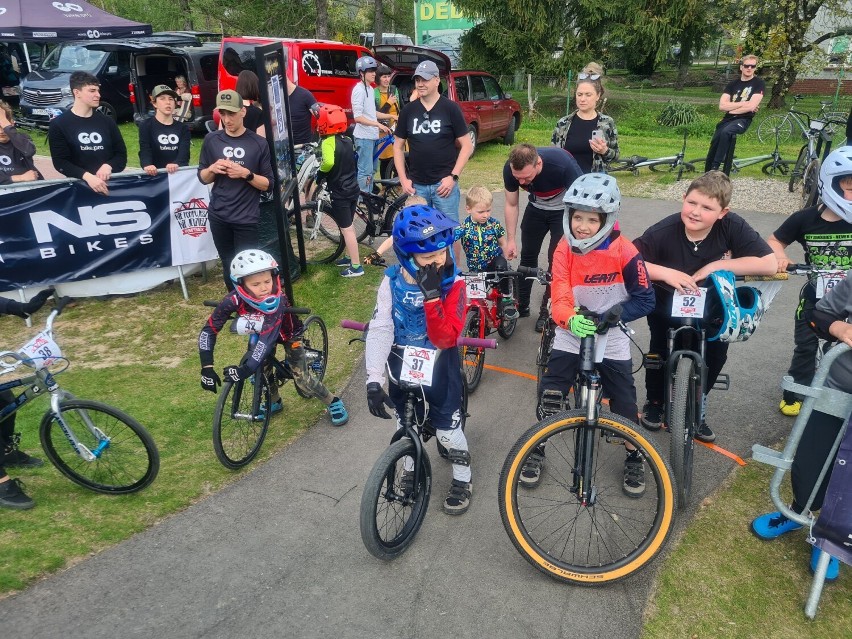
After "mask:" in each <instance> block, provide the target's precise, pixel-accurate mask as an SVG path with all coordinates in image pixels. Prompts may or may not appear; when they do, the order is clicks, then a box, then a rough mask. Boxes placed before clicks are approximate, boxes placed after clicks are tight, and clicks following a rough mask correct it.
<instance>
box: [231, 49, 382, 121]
mask: <svg viewBox="0 0 852 639" xmlns="http://www.w3.org/2000/svg"><path fill="white" fill-rule="evenodd" d="M273 42H280V43H281V44H282V45H283V46H284V49H285V51H286V52H287V60H288V65H287V77H288V78H290V79H291V80H293V81H294V82H295V83H296V84H298V85H299V86H300V87H304V88H305V89H307V90H308V91H310V92H311V93H313V94H314V97H315V98H316V99H317V101H318V102H322V103H326V104H336V105H338V106H340V107H341V108H343V109H344V110H345V111H346V113H347V114H348V115H349V117H350V119H351V117H352V102H351V96H352V88H353V87H354V86H355V84H356V83H357V82H358V72H357V71H356V70H355V62H356V60H358V58H360V57H361V56H365V55H371V54H370V51H369V49H366V48H365V47H362V46H360V45H357V44H344V43H343V42H336V41H334V40H294V39H292V38H267V37H262V36H245V37H228V38H223V39H222V48H221V49H220V52H219V90H220V91H224V90H225V89H233V88H234V87H235V86H236V84H237V76H238V75H239V74H240V71H242V70H243V69H248V70H250V71H254V72H257V67H256V66H255V60H254V48H255V47H257V46H262V45H265V44H271V43H273Z"/></svg>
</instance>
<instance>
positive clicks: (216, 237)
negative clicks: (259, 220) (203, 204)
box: [208, 215, 259, 291]
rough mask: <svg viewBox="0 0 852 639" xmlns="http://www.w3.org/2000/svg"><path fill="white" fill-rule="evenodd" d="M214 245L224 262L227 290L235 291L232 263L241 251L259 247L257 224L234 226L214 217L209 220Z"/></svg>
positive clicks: (223, 271)
mask: <svg viewBox="0 0 852 639" xmlns="http://www.w3.org/2000/svg"><path fill="white" fill-rule="evenodd" d="M208 223H209V224H210V233H211V234H212V235H213V244H214V245H215V246H216V251H217V252H218V253H219V258H220V259H221V260H222V278H223V279H224V280H225V288H227V289H228V290H229V291H232V290H233V289H234V283H233V282H232V281H231V261H232V260H233V259H234V256H235V255H236V254H237V253H239V252H240V251H245V250H246V249H253V248H257V247H258V243H259V240H258V234H257V224H232V223H230V222H225V221H224V220H221V219H219V218H216V217H213V216H212V215H211V216H210V217H209V218H208Z"/></svg>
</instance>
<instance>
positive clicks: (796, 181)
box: [787, 144, 808, 193]
mask: <svg viewBox="0 0 852 639" xmlns="http://www.w3.org/2000/svg"><path fill="white" fill-rule="evenodd" d="M807 162H808V145H807V144H805V145H804V146H802V148H801V149H800V150H799V157H797V158H796V163H795V164H794V165H793V170H792V171H790V181H789V182H787V190H788V191H790V193H794V192H795V191H796V189H797V188H799V185H800V184H801V183H802V178H803V177H804V175H805V165H806V164H807Z"/></svg>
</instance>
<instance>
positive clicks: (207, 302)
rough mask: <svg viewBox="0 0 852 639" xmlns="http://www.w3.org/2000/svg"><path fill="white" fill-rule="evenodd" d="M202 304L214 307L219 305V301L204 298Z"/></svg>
mask: <svg viewBox="0 0 852 639" xmlns="http://www.w3.org/2000/svg"><path fill="white" fill-rule="evenodd" d="M202 304H204V306H210V307H211V308H216V307H217V306H219V302H217V301H216V300H204V301H203V302H202Z"/></svg>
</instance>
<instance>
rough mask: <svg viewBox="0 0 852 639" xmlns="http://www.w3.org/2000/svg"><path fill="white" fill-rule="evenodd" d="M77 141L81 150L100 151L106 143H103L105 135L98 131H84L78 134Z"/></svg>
mask: <svg viewBox="0 0 852 639" xmlns="http://www.w3.org/2000/svg"><path fill="white" fill-rule="evenodd" d="M77 141H78V142H79V143H80V150H81V151H100V150H101V149H103V148H104V145H103V144H101V142H103V141H104V137H103V136H102V135H101V134H100V133H98V132H97V131H92V132H91V133H86V132H85V131H83V132H82V133H80V134H78V135H77Z"/></svg>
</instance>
